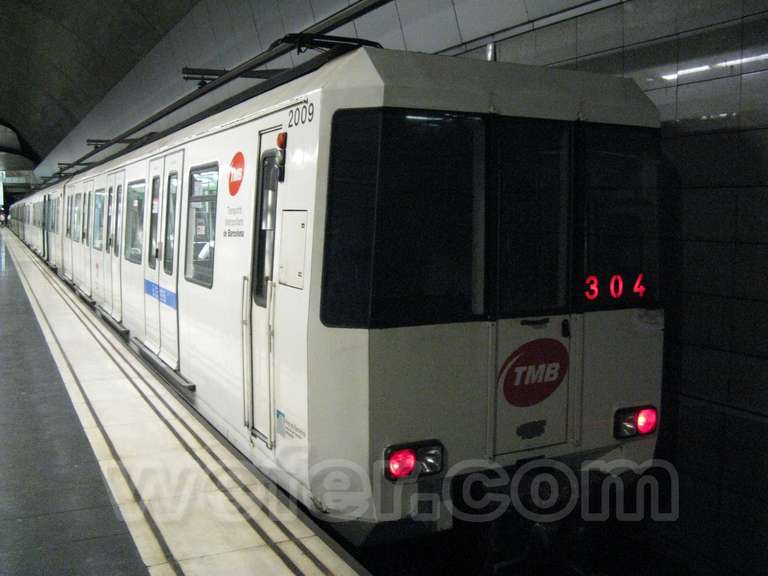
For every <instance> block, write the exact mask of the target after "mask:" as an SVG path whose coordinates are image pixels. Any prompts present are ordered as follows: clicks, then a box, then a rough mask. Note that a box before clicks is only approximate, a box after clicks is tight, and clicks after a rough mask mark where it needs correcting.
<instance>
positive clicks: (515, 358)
mask: <svg viewBox="0 0 768 576" xmlns="http://www.w3.org/2000/svg"><path fill="white" fill-rule="evenodd" d="M568 363H569V357H568V350H567V349H566V347H565V346H563V345H562V343H560V342H559V341H557V340H553V339H552V338H540V339H539V340H532V341H531V342H527V343H525V344H523V345H522V346H520V348H518V349H517V350H515V351H514V352H512V354H510V356H509V358H507V360H506V362H504V365H503V366H502V367H501V373H500V374H499V382H500V384H501V385H502V386H503V387H504V397H505V398H506V399H507V402H509V403H510V404H512V406H518V407H520V408H525V407H527V406H533V405H534V404H538V403H539V402H543V401H544V400H546V399H547V398H548V397H549V396H551V395H552V393H554V391H555V390H557V388H558V387H559V386H560V384H561V383H562V382H563V379H564V378H565V375H566V374H567V373H568Z"/></svg>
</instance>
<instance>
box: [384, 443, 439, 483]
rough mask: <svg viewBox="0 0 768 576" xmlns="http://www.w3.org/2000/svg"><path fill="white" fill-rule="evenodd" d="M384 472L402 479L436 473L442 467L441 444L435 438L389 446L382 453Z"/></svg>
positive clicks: (394, 477) (391, 477) (390, 476)
mask: <svg viewBox="0 0 768 576" xmlns="http://www.w3.org/2000/svg"><path fill="white" fill-rule="evenodd" d="M384 461H385V474H386V476H387V478H389V479H390V480H404V479H407V478H416V477H419V476H429V475H431V474H437V473H438V472H440V471H442V469H443V445H442V444H441V443H440V442H438V441H436V440H429V441H426V442H418V443H414V444H400V445H397V446H390V447H389V448H387V450H386V452H385V453H384Z"/></svg>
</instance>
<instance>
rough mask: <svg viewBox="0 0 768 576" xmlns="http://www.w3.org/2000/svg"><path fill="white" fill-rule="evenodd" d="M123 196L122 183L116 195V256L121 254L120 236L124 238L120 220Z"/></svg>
mask: <svg viewBox="0 0 768 576" xmlns="http://www.w3.org/2000/svg"><path fill="white" fill-rule="evenodd" d="M122 196H123V186H122V184H121V185H120V186H118V187H117V193H116V195H115V242H114V246H115V251H114V253H115V256H118V255H119V254H120V238H122V231H123V228H122V223H121V221H120V211H121V209H122V206H123V204H122V202H121V201H122Z"/></svg>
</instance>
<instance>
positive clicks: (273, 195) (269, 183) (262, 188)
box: [253, 150, 280, 306]
mask: <svg viewBox="0 0 768 576" xmlns="http://www.w3.org/2000/svg"><path fill="white" fill-rule="evenodd" d="M259 173H260V178H259V190H258V195H257V199H258V200H257V202H258V216H257V218H258V220H257V222H258V235H257V238H256V239H255V240H256V243H257V244H256V260H255V262H254V264H255V267H256V270H255V271H254V274H253V277H254V278H255V281H254V285H253V298H254V301H255V302H256V304H258V305H259V306H266V305H267V283H268V282H269V281H270V280H271V279H272V276H273V271H272V268H273V266H274V262H275V219H276V217H277V186H278V181H279V176H280V166H279V164H278V157H277V150H269V151H267V152H265V153H264V154H263V155H262V157H261V170H260V171H259Z"/></svg>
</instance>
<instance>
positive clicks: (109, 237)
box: [106, 186, 112, 252]
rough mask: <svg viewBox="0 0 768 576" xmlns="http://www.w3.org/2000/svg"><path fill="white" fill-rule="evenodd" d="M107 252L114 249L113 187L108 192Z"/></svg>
mask: <svg viewBox="0 0 768 576" xmlns="http://www.w3.org/2000/svg"><path fill="white" fill-rule="evenodd" d="M106 245H107V252H109V250H110V249H111V248H112V186H110V187H109V189H108V190H107V244H106Z"/></svg>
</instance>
